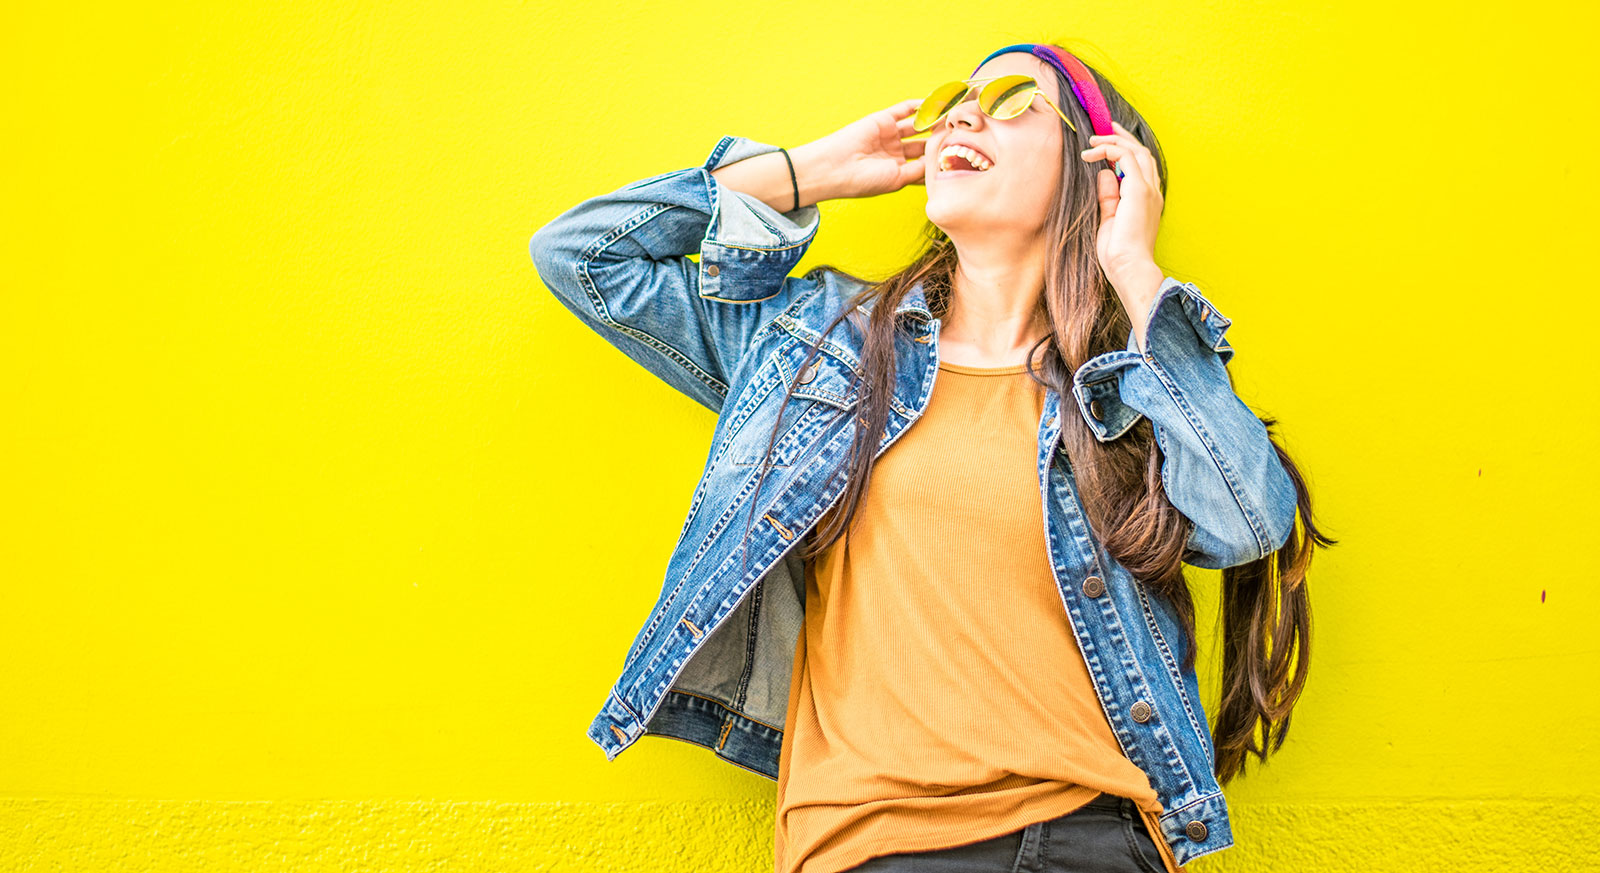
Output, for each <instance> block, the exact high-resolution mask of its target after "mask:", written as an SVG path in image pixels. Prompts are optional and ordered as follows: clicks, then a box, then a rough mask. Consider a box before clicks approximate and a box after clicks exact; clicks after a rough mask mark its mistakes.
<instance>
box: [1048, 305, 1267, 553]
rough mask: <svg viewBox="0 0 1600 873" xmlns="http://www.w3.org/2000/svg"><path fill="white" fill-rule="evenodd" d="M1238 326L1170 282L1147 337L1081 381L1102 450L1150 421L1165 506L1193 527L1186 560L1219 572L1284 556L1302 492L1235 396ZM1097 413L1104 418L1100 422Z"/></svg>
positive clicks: (1075, 385) (1107, 357)
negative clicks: (1232, 339) (1231, 339)
mask: <svg viewBox="0 0 1600 873" xmlns="http://www.w3.org/2000/svg"><path fill="white" fill-rule="evenodd" d="M1232 324H1233V321H1232V319H1229V318H1228V317H1226V316H1224V315H1223V314H1222V313H1221V312H1219V311H1217V308H1216V306H1214V305H1212V303H1211V301H1209V300H1207V299H1206V298H1205V296H1204V295H1202V294H1201V293H1200V289H1198V288H1196V287H1195V286H1194V285H1193V284H1191V283H1187V282H1179V281H1178V280H1177V279H1173V278H1171V277H1170V276H1169V277H1166V278H1165V279H1163V281H1162V283H1161V288H1160V290H1159V291H1158V292H1157V294H1156V299H1155V301H1154V303H1153V304H1152V305H1151V307H1150V314H1149V318H1148V320H1147V322H1146V324H1145V328H1144V330H1143V331H1142V333H1143V337H1144V345H1143V349H1142V350H1141V348H1140V345H1139V343H1138V342H1137V337H1138V334H1140V333H1141V332H1140V331H1129V333H1128V346H1127V348H1126V349H1123V350H1121V351H1115V352H1107V353H1105V354H1102V355H1096V356H1095V357H1093V358H1091V359H1089V360H1088V361H1087V362H1085V363H1084V365H1083V366H1082V367H1079V368H1078V371H1077V373H1075V374H1074V375H1073V379H1072V391H1073V394H1074V396H1075V397H1076V398H1077V401H1078V408H1079V410H1080V411H1081V412H1082V414H1083V418H1084V420H1085V421H1087V422H1088V423H1089V427H1090V429H1091V430H1092V431H1093V432H1094V435H1095V438H1096V439H1098V440H1100V441H1101V442H1106V441H1108V440H1113V439H1116V438H1117V437H1119V436H1121V435H1122V434H1124V433H1126V432H1127V430H1128V428H1130V427H1132V426H1133V425H1134V423H1135V422H1137V421H1138V420H1139V417H1140V416H1141V415H1143V416H1146V417H1148V418H1149V419H1150V422H1151V424H1152V425H1153V426H1154V429H1155V436H1156V442H1157V445H1158V446H1159V447H1160V449H1161V454H1162V463H1161V482H1162V485H1163V487H1164V488H1165V489H1166V493H1167V499H1169V500H1171V501H1172V505H1173V506H1175V507H1177V509H1178V511H1179V512H1181V513H1183V515H1184V517H1186V518H1188V519H1189V520H1190V521H1192V522H1194V530H1193V531H1192V532H1191V533H1190V536H1189V540H1188V544H1187V550H1186V552H1185V556H1184V560H1185V561H1186V562H1187V563H1189V564H1192V565H1194V566H1196V567H1206V568H1211V569H1220V568H1223V567H1232V566H1235V565H1238V564H1245V563H1249V562H1250V561H1253V560H1256V559H1257V558H1262V557H1265V556H1266V555H1268V554H1271V553H1272V552H1274V551H1276V550H1277V549H1278V548H1279V547H1281V546H1282V545H1283V544H1284V542H1285V541H1287V540H1288V538H1289V534H1290V533H1292V532H1293V530H1294V520H1295V510H1296V501H1295V489H1294V483H1293V481H1292V480H1290V478H1289V474H1288V471H1286V470H1285V469H1284V467H1283V464H1282V463H1280V462H1279V460H1278V455H1277V451H1276V449H1274V448H1273V446H1272V443H1271V441H1270V440H1269V439H1268V437H1267V429H1266V425H1264V424H1263V423H1262V421H1261V419H1260V418H1258V417H1257V416H1256V414H1255V413H1253V412H1251V411H1250V409H1249V408H1248V407H1246V406H1245V404H1244V402H1243V401H1242V400H1240V399H1239V397H1238V395H1237V394H1235V393H1234V391H1233V386H1232V384H1231V383H1230V381H1229V379H1228V371H1227V369H1226V364H1227V362H1228V360H1229V359H1230V358H1232V357H1233V347H1232V346H1230V345H1228V343H1227V342H1226V341H1225V340H1224V339H1223V338H1222V335H1223V333H1225V332H1226V331H1227V329H1228V327H1229V326H1230V325H1232ZM1097 413H1098V414H1097Z"/></svg>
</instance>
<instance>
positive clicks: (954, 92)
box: [912, 82, 967, 131]
mask: <svg viewBox="0 0 1600 873" xmlns="http://www.w3.org/2000/svg"><path fill="white" fill-rule="evenodd" d="M965 96H967V83H966V82H946V83H944V84H943V85H940V86H939V87H937V88H935V89H933V93H931V94H929V95H928V96H927V97H924V98H923V100H922V106H921V107H919V108H918V109H917V118H916V120H915V121H914V122H912V127H913V129H915V130H919V131H922V130H927V129H928V128H930V127H933V126H934V125H935V124H937V123H938V122H939V119H941V118H943V117H944V116H945V113H947V112H949V111H950V110H952V109H954V108H955V106H956V104H957V103H960V102H961V98H963V97H965Z"/></svg>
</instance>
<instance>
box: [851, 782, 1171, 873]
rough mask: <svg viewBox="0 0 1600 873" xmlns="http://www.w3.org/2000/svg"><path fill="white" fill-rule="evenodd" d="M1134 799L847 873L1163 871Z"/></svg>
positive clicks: (1108, 801)
mask: <svg viewBox="0 0 1600 873" xmlns="http://www.w3.org/2000/svg"><path fill="white" fill-rule="evenodd" d="M1166 869H1167V867H1166V864H1165V863H1163V862H1162V860H1161V851H1160V850H1159V849H1157V848H1156V844H1155V842H1154V841H1153V837H1152V836H1151V835H1150V830H1149V829H1148V828H1146V827H1145V825H1144V819H1143V818H1141V817H1140V816H1139V810H1138V808H1137V807H1135V806H1134V805H1133V801H1132V800H1129V799H1128V798H1126V797H1115V796H1112V795H1110V794H1102V795H1100V796H1099V797H1096V798H1095V799H1094V800H1091V801H1089V802H1088V804H1086V805H1084V806H1081V807H1079V808H1078V809H1075V810H1073V811H1072V812H1069V813H1067V814H1066V815H1062V816H1057V817H1055V818H1052V819H1049V820H1046V821H1037V822H1034V823H1033V824H1030V825H1028V826H1026V827H1023V828H1020V829H1018V830H1014V831H1012V832H1011V833H1009V834H1003V835H1001V836H998V837H991V838H989V839H987V840H978V841H975V842H971V843H966V844H964V845H960V846H951V847H950V848H946V849H934V850H932V851H926V852H896V853H894V854H890V855H879V856H877V857H875V858H868V859H867V860H866V861H865V862H863V863H861V864H857V865H856V866H854V867H851V868H850V869H849V870H847V871H845V873H1166Z"/></svg>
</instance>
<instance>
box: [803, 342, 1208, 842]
mask: <svg viewBox="0 0 1600 873" xmlns="http://www.w3.org/2000/svg"><path fill="white" fill-rule="evenodd" d="M939 370H940V372H939V375H938V377H937V379H936V380H935V382H934V389H933V395H932V397H931V398H930V399H929V403H928V409H927V411H926V413H925V414H924V415H923V417H922V418H921V419H920V420H918V421H917V422H915V423H914V424H913V426H912V427H910V428H909V429H908V430H906V432H904V433H902V434H901V435H900V437H899V438H898V439H897V440H896V441H895V442H894V443H893V444H892V445H890V447H889V448H888V449H887V450H886V451H885V452H884V453H883V455H882V456H881V457H879V459H878V462H877V466H876V468H875V470H874V472H873V474H872V478H871V480H870V482H869V485H868V489H867V493H866V495H865V497H864V499H863V503H862V506H861V509H860V512H859V514H858V516H857V519H856V523H855V527H854V529H853V530H851V531H849V532H848V533H847V534H846V536H845V537H844V538H843V539H841V540H839V541H838V542H836V543H835V544H834V545H833V546H832V547H831V548H830V549H829V550H828V551H827V552H825V553H823V554H822V555H821V556H819V557H818V559H817V560H816V561H815V562H812V563H810V564H808V566H807V568H806V601H805V603H806V614H805V623H804V626H803V628H802V630H801V634H800V638H799V640H798V641H797V642H796V645H795V660H794V673H793V679H792V682H791V684H790V690H789V704H788V715H787V718H786V721H785V725H786V727H785V730H784V735H783V745H782V749H781V752H780V756H779V766H778V788H777V792H778V795H777V826H776V833H775V867H774V869H775V871H777V873H838V871H842V870H847V869H849V868H851V867H854V866H856V865H858V864H861V863H862V862H864V861H866V860H867V859H868V858H871V857H874V856H877V855H883V854H888V853H891V852H915V851H927V850H932V849H941V848H948V847H950V846H956V845H962V844H965V843H971V842H976V841H978V840H984V839H989V838H991V837H997V836H1000V835H1002V834H1005V833H1009V832H1011V831H1014V830H1019V829H1021V828H1023V827H1025V826H1027V825H1029V824H1031V823H1033V822H1036V821H1043V820H1046V819H1051V818H1055V817H1057V816H1060V815H1065V814H1066V813H1068V812H1071V811H1073V810H1075V809H1077V808H1079V807H1080V806H1082V805H1083V804H1085V803H1087V802H1088V801H1089V800H1091V799H1093V798H1094V797H1095V796H1096V795H1098V794H1100V793H1101V792H1105V793H1108V794H1113V795H1117V796H1121V797H1129V798H1132V799H1133V800H1134V801H1135V802H1136V803H1137V805H1138V807H1139V809H1140V810H1141V812H1142V813H1143V815H1144V819H1145V823H1146V825H1147V826H1148V827H1149V829H1150V832H1151V833H1152V834H1159V830H1158V826H1157V824H1156V816H1158V815H1159V814H1160V813H1161V803H1160V800H1159V799H1158V798H1157V796H1156V792H1155V789H1154V788H1153V787H1152V786H1151V785H1150V781H1149V778H1148V777H1147V776H1146V775H1145V774H1144V772H1143V771H1141V770H1140V769H1139V768H1138V766H1136V765H1135V764H1134V763H1133V762H1132V761H1130V760H1128V758H1127V757H1126V756H1125V755H1124V754H1123V753H1122V750H1121V747H1120V746H1119V745H1118V743H1117V739H1116V735H1115V734H1114V733H1112V730H1111V726H1110V724H1109V723H1108V722H1107V721H1106V717H1105V713H1104V711H1103V710H1102V709H1101V708H1100V703H1099V699H1098V697H1097V696H1096V694H1095V690H1094V684H1093V680H1092V679H1091V678H1090V676H1089V671H1088V668H1087V666H1086V665H1085V664H1084V661H1083V654H1082V652H1080V651H1079V649H1078V645H1077V641H1076V639H1075V637H1074V635H1073V630H1072V625H1071V620H1070V619H1069V617H1068V615H1067V611H1066V608H1065V606H1064V605H1063V604H1062V601H1061V594H1060V592H1059V591H1057V589H1056V581H1055V577H1054V574H1053V573H1052V572H1051V568H1050V561H1049V557H1048V552H1047V551H1046V547H1045V532H1044V516H1043V511H1042V506H1041V499H1040V486H1039V471H1038V462H1037V458H1038V445H1037V440H1038V430H1039V419H1040V417H1041V415H1042V412H1043V404H1044V390H1043V388H1042V387H1041V386H1039V385H1038V384H1037V383H1036V382H1034V381H1033V379H1032V378H1031V377H1029V376H1028V374H1027V373H1026V372H1024V369H1023V366H1022V365H1020V364H1019V365H1016V366H1012V367H999V368H977V367H968V366H964V365H959V364H951V363H941V364H940V365H939ZM835 511H839V507H837V506H836V507H835V508H834V510H830V512H835ZM829 518H830V517H824V518H823V519H822V521H821V522H820V523H819V527H820V526H821V524H825V523H826V522H827V521H828V520H829ZM1154 841H1155V843H1156V845H1157V847H1158V849H1159V851H1160V852H1161V855H1162V857H1163V858H1164V859H1165V860H1166V862H1167V869H1168V870H1169V871H1172V873H1179V871H1180V869H1181V868H1179V867H1178V866H1177V864H1176V862H1175V861H1174V859H1173V858H1172V853H1171V849H1170V848H1169V847H1168V846H1167V845H1166V843H1165V841H1164V840H1162V839H1160V837H1159V836H1157V837H1156V838H1155V840H1154Z"/></svg>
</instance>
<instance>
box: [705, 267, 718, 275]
mask: <svg viewBox="0 0 1600 873" xmlns="http://www.w3.org/2000/svg"><path fill="white" fill-rule="evenodd" d="M716 274H717V265H716V264H712V265H710V266H708V267H706V275H707V276H715V275H716Z"/></svg>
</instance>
